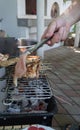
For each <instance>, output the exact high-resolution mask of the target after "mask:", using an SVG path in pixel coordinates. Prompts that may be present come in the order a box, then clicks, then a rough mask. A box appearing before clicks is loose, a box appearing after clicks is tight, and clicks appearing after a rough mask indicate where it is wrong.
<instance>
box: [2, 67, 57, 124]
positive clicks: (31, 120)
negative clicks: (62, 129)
mask: <svg viewBox="0 0 80 130" xmlns="http://www.w3.org/2000/svg"><path fill="white" fill-rule="evenodd" d="M13 69H14V66H9V67H7V68H6V75H5V76H3V77H2V78H1V79H0V80H5V79H6V86H5V87H4V88H2V89H1V93H5V94H6V96H5V98H3V100H1V102H2V103H3V105H4V106H5V109H4V111H0V126H10V125H25V124H42V125H46V126H51V125H52V118H53V117H54V115H55V114H56V113H57V105H56V101H55V98H54V96H53V94H52V90H51V87H50V83H49V82H48V79H47V76H46V74H44V73H43V72H40V76H39V78H38V79H36V78H34V79H29V78H28V79H26V78H25V77H24V78H21V79H18V86H17V88H16V87H14V84H13V74H12V73H13ZM25 99H26V100H27V101H28V104H27V107H29V108H30V109H25V108H26V105H25V103H24V105H23V102H24V100H25ZM35 101H36V102H37V101H38V104H39V103H41V104H42V106H44V107H42V108H40V105H41V104H39V105H38V106H39V107H36V105H35V107H34V105H33V102H35ZM36 108H37V109H36ZM43 108H44V109H43ZM13 110H15V111H13Z"/></svg>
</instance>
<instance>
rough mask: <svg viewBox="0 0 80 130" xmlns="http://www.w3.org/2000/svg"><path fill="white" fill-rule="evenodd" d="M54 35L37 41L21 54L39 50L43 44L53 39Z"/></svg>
mask: <svg viewBox="0 0 80 130" xmlns="http://www.w3.org/2000/svg"><path fill="white" fill-rule="evenodd" d="M52 37H53V35H52V36H51V37H49V38H47V39H44V40H42V41H41V42H39V43H37V44H36V45H35V46H33V47H31V48H28V49H27V50H26V51H25V52H23V53H22V54H21V55H23V54H26V55H30V54H31V53H33V52H35V51H36V50H38V49H39V48H40V47H42V46H43V44H45V43H46V42H48V41H49V40H51V39H52Z"/></svg>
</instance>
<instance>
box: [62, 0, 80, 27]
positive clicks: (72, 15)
mask: <svg viewBox="0 0 80 130" xmlns="http://www.w3.org/2000/svg"><path fill="white" fill-rule="evenodd" d="M62 17H64V18H65V20H66V22H68V23H69V24H70V26H72V25H73V24H74V23H76V22H78V21H79V20H80V0H72V4H71V5H70V6H69V8H68V9H67V10H65V12H64V13H63V14H62Z"/></svg>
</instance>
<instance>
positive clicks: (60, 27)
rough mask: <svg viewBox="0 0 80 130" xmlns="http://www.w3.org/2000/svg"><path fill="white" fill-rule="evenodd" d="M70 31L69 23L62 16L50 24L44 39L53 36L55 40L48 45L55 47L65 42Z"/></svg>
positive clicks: (43, 36)
mask: <svg viewBox="0 0 80 130" xmlns="http://www.w3.org/2000/svg"><path fill="white" fill-rule="evenodd" d="M69 30H70V25H69V23H67V21H66V20H65V19H64V17H62V16H61V17H58V18H56V19H55V20H53V21H52V22H50V24H49V25H48V27H47V29H46V30H45V31H44V33H43V35H42V39H44V38H48V37H51V36H52V35H53V38H52V39H51V40H50V41H48V42H47V44H48V45H53V44H54V43H58V42H60V41H64V40H65V39H66V38H67V36H68V34H69Z"/></svg>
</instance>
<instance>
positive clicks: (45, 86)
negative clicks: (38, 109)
mask: <svg viewBox="0 0 80 130" xmlns="http://www.w3.org/2000/svg"><path fill="white" fill-rule="evenodd" d="M6 91H7V94H8V95H11V99H10V98H9V99H10V100H18V98H19V100H20V98H24V97H26V99H30V98H33V99H48V98H51V96H52V91H51V88H50V85H49V82H48V80H47V79H46V75H40V76H39V78H38V79H26V78H21V79H19V80H18V86H17V88H15V87H14V85H13V78H12V77H9V79H8V82H7V88H6ZM14 97H15V99H14Z"/></svg>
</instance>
